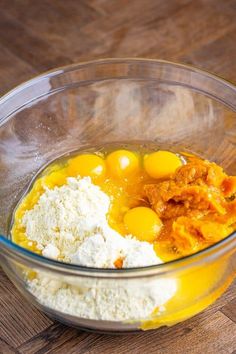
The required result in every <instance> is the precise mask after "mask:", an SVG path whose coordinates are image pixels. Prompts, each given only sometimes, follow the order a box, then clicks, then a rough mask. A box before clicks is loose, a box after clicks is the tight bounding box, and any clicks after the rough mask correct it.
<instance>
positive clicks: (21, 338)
mask: <svg viewBox="0 0 236 354" xmlns="http://www.w3.org/2000/svg"><path fill="white" fill-rule="evenodd" d="M0 299H1V300H0V303H1V312H0V339H1V340H2V341H3V342H5V343H6V344H7V345H9V346H10V347H13V348H14V347H17V346H19V345H20V344H22V343H24V342H25V341H27V340H28V339H29V338H32V337H34V336H35V335H36V334H38V333H40V332H41V331H42V330H44V329H46V328H47V327H48V326H50V325H51V324H52V321H51V320H50V319H49V318H47V317H46V316H45V315H44V314H42V313H40V312H39V311H38V310H37V309H36V308H35V307H33V306H31V305H30V304H29V302H28V301H26V300H25V299H24V298H23V297H22V296H21V295H20V294H19V292H18V291H17V289H16V288H15V287H14V285H13V284H12V283H11V282H10V281H9V279H8V278H7V277H6V275H5V274H4V273H3V271H2V270H0Z"/></svg>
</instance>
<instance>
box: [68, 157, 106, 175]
mask: <svg viewBox="0 0 236 354" xmlns="http://www.w3.org/2000/svg"><path fill="white" fill-rule="evenodd" d="M67 173H68V175H69V176H72V177H74V176H80V177H86V176H89V177H91V178H92V179H94V180H97V179H99V180H101V179H103V178H104V177H105V173H106V165H105V162H104V160H103V159H102V158H101V157H99V156H97V155H92V154H83V155H79V156H77V157H74V158H72V159H70V160H69V161H68V167H67Z"/></svg>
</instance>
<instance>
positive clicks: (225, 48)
mask: <svg viewBox="0 0 236 354" xmlns="http://www.w3.org/2000/svg"><path fill="white" fill-rule="evenodd" d="M235 39H236V29H233V30H232V31H230V32H228V33H226V34H225V35H223V36H222V37H220V38H218V39H217V40H215V41H213V42H210V43H206V44H205V45H204V46H202V47H200V48H199V49H197V50H194V51H193V52H191V53H189V54H188V55H185V56H183V57H181V60H182V61H184V62H187V63H190V64H192V65H197V66H198V67H200V68H202V69H205V70H209V71H213V72H215V73H216V74H218V75H220V76H222V77H224V78H226V79H229V80H231V81H234V82H235V83H236V46H235Z"/></svg>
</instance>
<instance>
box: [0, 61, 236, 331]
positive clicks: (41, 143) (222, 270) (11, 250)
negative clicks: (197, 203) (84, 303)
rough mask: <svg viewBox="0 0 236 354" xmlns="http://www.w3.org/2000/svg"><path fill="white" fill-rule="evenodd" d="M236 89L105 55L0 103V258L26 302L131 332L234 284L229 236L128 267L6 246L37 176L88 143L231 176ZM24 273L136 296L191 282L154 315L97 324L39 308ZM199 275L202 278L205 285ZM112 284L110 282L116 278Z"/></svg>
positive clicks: (183, 314) (169, 318) (170, 320)
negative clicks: (169, 156)
mask: <svg viewBox="0 0 236 354" xmlns="http://www.w3.org/2000/svg"><path fill="white" fill-rule="evenodd" d="M235 111H236V88H235V86H234V85H232V84H230V83H228V82H226V81H224V80H222V79H220V78H217V77H215V76H213V75H211V74H209V73H206V72H203V71H200V70H197V69H195V68H191V67H187V66H183V65H178V64H174V63H169V62H164V61H155V60H141V59H140V60H139V59H113V60H101V61H96V62H89V63H84V64H80V65H72V66H69V67H66V68H62V69H57V70H55V71H51V72H49V73H46V74H45V75H42V76H39V77H37V78H35V79H33V80H30V81H28V82H26V83H25V84H23V85H21V86H19V87H17V88H16V89H14V90H13V91H11V92H10V93H9V94H7V95H5V96H4V97H3V98H2V99H1V100H0V186H1V189H0V233H1V234H2V235H5V236H6V237H5V238H4V237H2V238H1V240H0V247H1V255H0V260H1V264H2V267H3V269H4V270H5V271H6V273H7V274H8V276H9V277H10V279H11V280H12V281H13V282H14V284H15V285H16V286H17V287H18V289H19V290H20V291H21V292H22V293H23V294H24V295H25V296H26V297H27V298H28V300H29V301H31V302H33V303H34V304H35V305H37V306H38V307H40V308H41V309H43V310H44V311H45V312H47V313H48V314H49V315H51V316H53V317H55V318H58V319H59V320H61V321H63V322H66V323H69V324H72V325H76V326H79V327H82V328H89V329H95V330H102V331H131V330H135V329H139V328H140V327H141V328H145V329H148V328H157V327H160V326H162V325H172V324H175V323H177V322H180V321H182V320H184V319H186V318H189V317H191V316H193V315H194V314H196V313H198V312H200V311H201V310H203V309H204V308H205V307H206V306H208V305H209V304H211V303H212V302H214V301H215V299H216V298H217V297H218V296H220V295H221V293H222V292H223V291H224V290H225V289H226V288H227V287H228V285H229V284H230V283H231V282H232V280H233V277H234V274H235V268H236V261H235V247H236V239H235V235H231V236H229V237H228V238H227V239H225V240H224V241H222V242H220V243H218V244H217V245H214V246H213V247H211V248H209V249H207V250H205V251H202V252H200V253H199V254H196V255H194V256H191V257H187V258H185V259H182V260H178V261H175V262H171V263H168V264H164V265H160V266H154V267H149V268H143V269H136V270H120V271H119V270H115V271H108V270H93V269H89V268H83V267H79V266H73V265H65V264H60V263H59V262H56V261H52V260H46V259H43V258H42V257H40V256H37V255H34V254H31V253H30V252H29V251H26V250H23V249H21V248H20V247H18V246H17V245H14V244H12V243H11V241H10V240H9V237H10V236H9V225H10V220H11V215H12V211H13V210H14V207H15V205H16V203H17V201H18V200H19V198H20V197H21V196H22V193H23V192H24V191H25V189H26V188H27V186H28V184H29V182H30V181H31V180H32V178H33V177H34V176H35V174H36V173H37V172H38V171H39V169H41V168H42V167H43V166H44V165H45V164H47V163H49V162H50V161H51V160H53V159H55V158H57V157H59V156H61V155H63V154H65V153H68V152H70V151H73V150H76V149H78V148H84V147H86V146H92V145H98V144H105V143H111V142H130V141H135V142H139V141H140V142H147V141H148V142H152V143H155V144H157V145H158V146H161V147H163V148H165V149H168V148H170V149H171V150H174V151H177V152H180V151H190V152H193V153H197V154H199V155H200V156H202V157H203V158H206V159H209V160H212V161H215V162H217V163H218V164H220V165H222V166H223V167H224V168H225V170H226V172H227V173H229V174H234V175H235V174H236V166H235V156H236V154H235V152H236V113H235ZM31 271H36V272H43V274H45V273H46V274H47V275H48V276H49V277H53V278H56V279H57V278H58V277H60V278H61V277H62V278H63V282H65V283H66V284H67V283H68V284H74V285H75V286H77V287H80V288H81V289H83V288H84V287H86V286H88V284H89V286H90V287H94V288H108V289H109V288H111V289H118V288H119V289H124V288H125V289H130V291H131V292H132V291H133V292H139V290H140V289H142V288H143V287H145V286H146V287H147V288H149V287H152V286H153V285H152V284H153V282H155V281H159V280H160V279H161V280H167V281H168V280H173V279H174V281H176V284H177V287H178V286H181V282H187V281H188V282H189V284H190V286H191V283H192V282H195V281H196V279H198V280H197V281H198V282H199V284H198V286H195V287H194V291H192V293H191V291H189V292H188V291H187V290H186V291H187V292H188V294H187V293H186V297H185V299H184V298H183V293H182V295H181V298H179V299H178V296H176V299H175V300H174V301H173V304H172V305H171V306H169V309H168V310H163V311H162V312H161V313H160V312H158V311H157V313H156V314H153V316H152V317H150V316H148V317H147V318H136V319H135V320H134V319H131V318H130V319H127V321H125V322H124V321H120V320H119V319H118V320H116V321H105V320H99V319H96V320H95V319H91V318H90V319H88V318H80V317H78V316H76V315H74V314H71V313H70V314H68V313H65V312H61V311H59V310H58V309H57V308H53V307H51V308H50V307H48V306H45V304H44V305H43V304H42V303H41V302H39V300H38V299H37V298H36V297H35V296H33V295H32V294H31V292H30V291H29V289H28V286H27V279H28V276H26V274H28V275H29V273H30V272H31ZM204 279H205V280H204ZM114 280H115V281H114Z"/></svg>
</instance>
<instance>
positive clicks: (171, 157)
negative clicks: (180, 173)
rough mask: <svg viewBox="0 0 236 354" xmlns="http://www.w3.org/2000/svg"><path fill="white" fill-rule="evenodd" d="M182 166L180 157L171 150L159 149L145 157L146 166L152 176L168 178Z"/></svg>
mask: <svg viewBox="0 0 236 354" xmlns="http://www.w3.org/2000/svg"><path fill="white" fill-rule="evenodd" d="M180 166H182V162H181V160H180V158H179V157H178V156H177V155H176V154H174V153H173V152H169V151H157V152H153V153H151V154H150V155H147V156H145V157H144V168H145V170H146V172H147V174H148V175H149V176H150V177H152V178H168V177H170V175H172V174H173V173H174V172H175V170H176V169H177V168H178V167H180Z"/></svg>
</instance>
